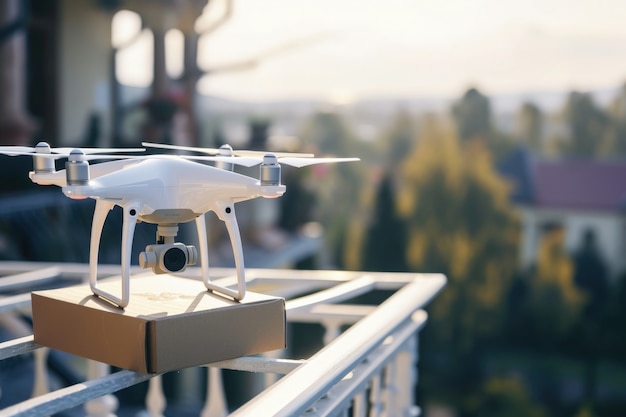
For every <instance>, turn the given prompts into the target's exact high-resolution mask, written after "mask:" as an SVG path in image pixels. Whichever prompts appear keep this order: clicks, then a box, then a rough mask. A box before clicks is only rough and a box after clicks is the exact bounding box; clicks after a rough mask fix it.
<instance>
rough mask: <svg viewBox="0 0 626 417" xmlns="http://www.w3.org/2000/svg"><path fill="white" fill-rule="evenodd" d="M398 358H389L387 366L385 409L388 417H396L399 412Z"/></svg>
mask: <svg viewBox="0 0 626 417" xmlns="http://www.w3.org/2000/svg"><path fill="white" fill-rule="evenodd" d="M396 371H397V356H396V357H393V358H389V362H388V363H387V366H385V382H384V387H385V399H384V403H385V405H384V407H385V412H384V415H386V416H396V415H399V414H397V412H398V408H399V407H398V381H397V372H396Z"/></svg>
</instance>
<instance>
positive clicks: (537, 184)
mask: <svg viewBox="0 0 626 417" xmlns="http://www.w3.org/2000/svg"><path fill="white" fill-rule="evenodd" d="M499 171H500V172H501V173H502V174H503V175H504V176H505V177H506V178H507V179H508V180H509V181H510V182H511V183H512V185H513V190H512V199H513V202H514V203H515V204H516V205H517V207H518V209H519V211H520V213H521V219H522V242H521V243H522V244H521V254H520V257H521V261H522V265H524V266H530V265H531V264H532V263H534V261H535V259H536V254H537V247H538V245H539V241H540V239H541V235H542V231H543V230H545V228H546V226H548V225H552V226H553V225H558V226H559V227H562V228H563V230H564V231H565V246H566V249H567V250H568V251H569V252H570V253H574V252H575V251H576V250H577V249H579V248H580V247H581V244H582V242H583V239H584V236H585V233H586V232H588V231H592V232H593V233H594V234H595V236H596V245H597V249H598V252H599V253H600V254H601V255H602V257H603V258H604V261H605V262H606V264H607V266H608V268H609V272H610V275H612V276H615V275H616V274H619V273H622V272H624V271H625V270H626V258H625V257H624V253H625V252H626V182H625V181H624V178H626V161H620V160H600V159H566V158H562V159H543V158H539V157H536V156H534V155H532V154H531V153H530V152H529V151H528V150H526V149H518V150H516V151H515V152H513V153H512V154H511V155H510V156H509V157H508V158H507V159H505V160H504V161H503V162H502V163H501V164H500V166H499Z"/></svg>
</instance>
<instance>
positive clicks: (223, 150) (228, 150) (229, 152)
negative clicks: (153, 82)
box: [141, 142, 314, 166]
mask: <svg viewBox="0 0 626 417" xmlns="http://www.w3.org/2000/svg"><path fill="white" fill-rule="evenodd" d="M141 145H142V146H145V147H147V148H159V149H170V150H176V151H190V152H199V153H206V154H209V155H219V156H237V157H257V158H262V157H263V156H264V155H265V154H267V152H265V151H246V150H233V148H232V147H231V146H230V145H222V146H221V147H220V148H219V149H216V148H198V147H194V146H178V145H166V144H163V143H152V142H141ZM272 153H273V154H274V155H276V156H277V157H279V158H282V157H294V158H313V156H314V155H313V154H311V153H297V152H272ZM258 163H260V161H259V162H258ZM246 166H248V165H246Z"/></svg>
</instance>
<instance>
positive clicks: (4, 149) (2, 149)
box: [0, 146, 35, 156]
mask: <svg viewBox="0 0 626 417" xmlns="http://www.w3.org/2000/svg"><path fill="white" fill-rule="evenodd" d="M14 152H27V153H33V152H35V148H32V147H30V146H0V153H3V154H5V155H11V156H13V155H15V154H14Z"/></svg>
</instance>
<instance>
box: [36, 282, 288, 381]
mask: <svg viewBox="0 0 626 417" xmlns="http://www.w3.org/2000/svg"><path fill="white" fill-rule="evenodd" d="M98 287H99V288H100V287H101V288H102V289H103V290H105V291H109V292H112V293H115V292H117V291H119V290H120V287H121V282H120V281H119V280H117V279H114V280H112V281H102V282H99V283H98ZM130 293H131V296H130V304H129V305H128V307H126V309H124V310H121V309H119V308H117V307H114V306H113V305H112V304H110V303H108V302H106V301H104V300H102V299H100V298H98V297H96V296H94V295H92V293H91V290H90V289H89V286H88V285H79V286H74V287H66V288H60V289H54V290H46V291H37V292H33V293H32V310H33V327H34V340H35V343H38V344H40V345H43V346H48V347H50V348H53V349H58V350H62V351H65V352H68V353H72V354H75V355H79V356H83V357H86V358H89V359H93V360H96V361H100V362H104V363H108V364H110V365H114V366H117V367H120V368H124V369H130V370H134V371H138V372H143V373H162V372H168V371H173V370H177V369H182V368H186V367H191V366H198V365H203V364H206V363H210V362H215V361H220V360H226V359H233V358H237V357H240V356H244V355H252V354H257V353H262V352H266V351H270V350H274V349H281V348H284V347H285V339H286V336H285V333H286V325H285V321H286V320H285V301H284V300H283V299H282V298H277V297H271V296H267V295H263V294H257V293H253V292H246V296H245V298H244V299H243V300H242V301H239V302H237V301H234V300H232V299H230V298H228V297H222V296H219V295H215V294H213V293H211V292H208V291H206V290H205V288H204V285H203V284H202V282H200V281H194V280H189V279H184V278H178V277H174V276H171V275H150V276H142V277H137V278H133V279H131V282H130Z"/></svg>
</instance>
